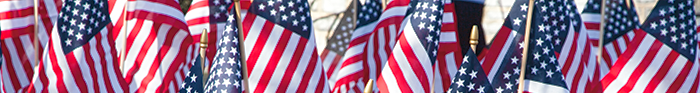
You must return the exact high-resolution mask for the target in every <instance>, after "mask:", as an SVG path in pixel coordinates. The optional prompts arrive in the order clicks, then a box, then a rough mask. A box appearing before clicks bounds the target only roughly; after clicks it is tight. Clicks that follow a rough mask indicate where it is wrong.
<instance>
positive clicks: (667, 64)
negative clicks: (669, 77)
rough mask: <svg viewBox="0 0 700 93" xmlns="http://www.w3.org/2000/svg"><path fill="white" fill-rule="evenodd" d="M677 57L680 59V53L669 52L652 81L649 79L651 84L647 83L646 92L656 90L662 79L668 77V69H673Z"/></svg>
mask: <svg viewBox="0 0 700 93" xmlns="http://www.w3.org/2000/svg"><path fill="white" fill-rule="evenodd" d="M676 59H678V53H673V52H671V53H670V54H668V57H666V60H664V61H663V64H661V67H660V68H659V69H658V72H656V74H655V75H654V76H653V77H652V78H651V81H649V84H647V85H648V86H647V87H646V88H645V90H644V92H647V93H650V92H654V89H656V87H657V86H656V85H659V83H661V80H663V79H664V77H666V74H668V71H669V70H670V69H671V66H673V64H674V63H675V61H676ZM686 66H688V65H686Z"/></svg>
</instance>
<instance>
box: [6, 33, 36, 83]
mask: <svg viewBox="0 0 700 93" xmlns="http://www.w3.org/2000/svg"><path fill="white" fill-rule="evenodd" d="M12 39H13V38H7V39H5V43H4V44H3V45H5V46H7V49H8V50H5V51H7V52H9V53H10V55H8V56H10V60H12V61H7V62H22V61H20V58H22V57H19V54H18V51H17V49H15V48H16V47H15V44H14V43H15V42H13V41H12ZM20 43H21V42H20ZM25 50H26V47H25ZM26 55H27V56H28V55H32V54H31V53H27V54H26ZM27 58H30V57H27ZM3 59H4V58H3ZM31 59H33V57H31ZM32 63H33V62H32ZM12 67H13V68H14V70H15V71H14V72H15V74H14V75H10V76H15V77H17V79H18V80H20V85H24V84H28V82H29V81H27V80H23V79H28V77H27V76H26V75H27V73H26V72H25V71H24V66H22V64H21V63H13V64H12ZM7 74H9V73H7ZM8 79H9V78H8ZM7 84H12V82H8V83H7Z"/></svg>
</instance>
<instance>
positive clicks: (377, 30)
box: [330, 0, 409, 92]
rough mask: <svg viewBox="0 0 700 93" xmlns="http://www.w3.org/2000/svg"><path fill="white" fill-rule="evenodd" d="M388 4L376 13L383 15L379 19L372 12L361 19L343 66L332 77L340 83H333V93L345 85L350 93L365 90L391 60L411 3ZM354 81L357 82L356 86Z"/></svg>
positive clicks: (397, 0)
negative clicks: (366, 84)
mask: <svg viewBox="0 0 700 93" xmlns="http://www.w3.org/2000/svg"><path fill="white" fill-rule="evenodd" d="M370 2H375V3H379V1H378V0H370ZM387 3H388V5H387V8H386V9H385V10H384V12H383V13H379V12H377V15H380V14H381V15H380V16H379V17H378V18H377V16H376V15H374V13H371V16H369V14H370V13H367V14H365V15H367V16H369V17H366V16H362V17H360V21H359V23H358V24H357V28H356V29H355V32H353V33H352V37H351V39H350V43H349V44H348V49H347V51H346V52H345V54H344V55H343V57H342V60H343V61H342V66H341V67H340V70H338V72H337V73H338V76H336V77H331V78H330V79H336V82H339V83H335V84H334V87H333V91H334V92H339V91H344V90H343V86H345V87H346V88H345V89H346V90H347V91H350V90H352V91H358V90H359V91H361V90H364V87H365V84H364V83H365V82H367V80H369V79H375V80H376V79H377V77H378V76H379V73H380V70H379V69H381V68H382V66H383V65H384V62H386V61H387V60H388V55H389V54H391V50H392V49H393V47H392V46H393V45H395V44H396V40H397V33H399V31H398V30H397V29H400V26H401V22H402V21H403V18H404V16H405V15H406V10H407V9H408V3H409V1H408V0H394V1H390V2H387ZM370 4H371V3H370ZM368 7H369V6H368ZM368 9H369V8H368ZM371 9H379V8H371ZM368 11H374V10H368ZM361 12H362V11H361ZM358 17H359V15H358ZM363 18H365V19H363ZM343 82H347V83H343ZM352 82H358V83H354V84H353V83H352ZM355 84H357V85H355ZM372 90H375V91H377V90H378V88H377V87H374V89H372Z"/></svg>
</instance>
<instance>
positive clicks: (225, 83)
mask: <svg viewBox="0 0 700 93" xmlns="http://www.w3.org/2000/svg"><path fill="white" fill-rule="evenodd" d="M223 84H224V86H226V87H228V85H231V79H224V83H223Z"/></svg>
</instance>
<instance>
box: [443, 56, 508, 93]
mask: <svg viewBox="0 0 700 93" xmlns="http://www.w3.org/2000/svg"><path fill="white" fill-rule="evenodd" d="M466 54H467V55H465V56H464V58H463V60H462V65H460V66H459V70H458V73H455V75H454V76H455V78H454V79H453V80H452V83H451V85H450V87H449V89H448V90H447V93H494V92H495V90H494V89H493V88H492V87H491V84H490V83H489V80H488V78H486V74H484V70H483V69H481V63H479V60H477V58H476V54H474V52H473V51H472V50H471V49H468V50H467V53H466ZM499 91H503V88H501V89H500V90H499Z"/></svg>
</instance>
